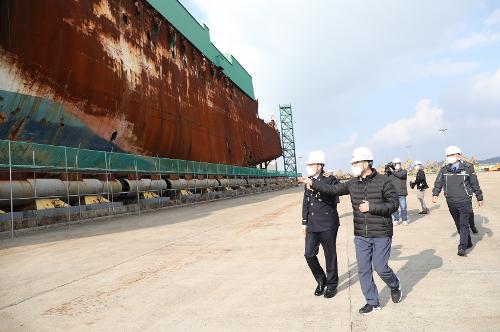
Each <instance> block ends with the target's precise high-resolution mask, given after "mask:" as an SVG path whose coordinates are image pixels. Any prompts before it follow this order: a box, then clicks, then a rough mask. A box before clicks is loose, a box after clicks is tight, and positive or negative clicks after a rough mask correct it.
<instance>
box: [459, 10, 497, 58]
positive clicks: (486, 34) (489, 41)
mask: <svg viewBox="0 0 500 332" xmlns="http://www.w3.org/2000/svg"><path fill="white" fill-rule="evenodd" d="M496 25H500V9H496V10H495V11H494V12H493V13H491V14H490V15H489V16H488V17H487V18H486V19H485V20H484V22H483V31H482V32H479V33H475V34H473V35H470V36H467V37H464V38H460V39H457V40H455V41H454V42H453V44H452V46H451V49H452V50H455V51H463V50H468V49H471V48H474V47H484V46H491V45H495V44H497V43H498V42H500V31H495V30H494V29H493V28H494V27H495V26H496Z"/></svg>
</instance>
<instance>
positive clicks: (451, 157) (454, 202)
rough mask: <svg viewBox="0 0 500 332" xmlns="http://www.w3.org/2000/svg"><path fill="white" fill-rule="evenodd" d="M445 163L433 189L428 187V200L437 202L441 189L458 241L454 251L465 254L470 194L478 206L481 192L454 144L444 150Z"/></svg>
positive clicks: (472, 172) (475, 177)
mask: <svg viewBox="0 0 500 332" xmlns="http://www.w3.org/2000/svg"><path fill="white" fill-rule="evenodd" d="M446 156H447V164H446V166H444V167H443V168H441V170H440V171H439V173H438V175H437V177H436V182H435V183H434V189H433V190H432V195H433V197H432V203H436V202H437V198H438V196H439V193H440V192H441V189H443V188H444V195H445V197H446V203H447V204H448V209H449V210H450V214H451V216H452V217H453V221H454V222H455V226H456V228H457V232H458V234H460V243H459V245H458V252H457V255H459V256H465V255H466V250H467V249H469V248H470V247H472V241H471V237H470V233H469V227H470V218H471V213H472V194H473V193H474V194H475V195H476V198H477V201H478V204H479V207H481V206H483V192H482V191H481V187H480V186H479V181H478V180H477V175H476V173H475V172H474V169H473V168H471V167H470V166H469V165H467V164H464V163H463V162H462V161H461V156H462V151H461V150H460V148H458V147H456V146H449V147H448V149H447V150H446Z"/></svg>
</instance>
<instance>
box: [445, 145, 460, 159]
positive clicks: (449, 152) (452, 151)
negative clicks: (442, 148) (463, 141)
mask: <svg viewBox="0 0 500 332" xmlns="http://www.w3.org/2000/svg"><path fill="white" fill-rule="evenodd" d="M457 153H458V154H462V150H460V148H459V147H458V146H455V145H450V146H449V147H448V148H447V149H446V155H447V156H449V155H452V154H457Z"/></svg>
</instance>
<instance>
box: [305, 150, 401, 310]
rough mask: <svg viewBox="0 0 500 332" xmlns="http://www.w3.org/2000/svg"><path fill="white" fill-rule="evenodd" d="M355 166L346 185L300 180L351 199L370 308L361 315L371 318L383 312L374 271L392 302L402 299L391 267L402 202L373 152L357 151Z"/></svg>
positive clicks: (360, 269) (361, 276)
mask: <svg viewBox="0 0 500 332" xmlns="http://www.w3.org/2000/svg"><path fill="white" fill-rule="evenodd" d="M351 165H352V167H351V171H352V173H353V176H354V177H353V178H352V179H351V180H349V181H348V182H345V183H338V184H328V183H326V182H325V181H318V180H315V179H310V178H299V181H300V182H302V183H305V184H306V186H307V187H309V188H311V189H312V190H314V191H318V192H320V193H321V194H328V195H339V196H341V195H350V196H351V204H352V209H353V215H354V244H355V247H356V260H357V263H358V276H359V281H360V284H361V289H362V291H363V295H364V296H365V298H366V305H365V306H363V307H362V308H361V309H359V313H360V314H362V315H369V314H371V313H373V312H376V311H379V310H380V303H379V296H378V290H377V286H376V285H375V282H374V281H373V268H375V271H376V272H377V273H378V275H379V276H380V277H381V278H382V280H383V281H384V282H385V283H386V284H387V285H388V286H389V287H390V288H391V298H392V301H393V302H394V303H398V302H400V301H401V298H402V292H401V284H400V281H399V278H398V277H397V276H396V274H395V273H394V271H393V270H392V269H391V268H390V267H389V265H388V262H389V257H390V254H391V243H392V235H393V225H392V220H391V214H392V213H394V211H396V210H397V209H398V207H399V203H398V195H397V193H396V189H395V188H394V185H393V184H392V182H391V180H390V179H389V178H388V177H387V176H384V175H381V174H378V173H377V171H376V170H375V169H374V168H373V167H372V165H373V155H372V153H371V151H370V150H369V149H367V148H363V147H362V148H357V149H355V150H354V152H353V158H352V160H351Z"/></svg>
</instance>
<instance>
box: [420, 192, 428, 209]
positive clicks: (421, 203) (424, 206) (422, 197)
mask: <svg viewBox="0 0 500 332" xmlns="http://www.w3.org/2000/svg"><path fill="white" fill-rule="evenodd" d="M424 195H425V189H424V190H418V189H417V199H418V200H419V201H420V206H421V207H422V211H427V210H429V209H428V208H427V205H425V200H424Z"/></svg>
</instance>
